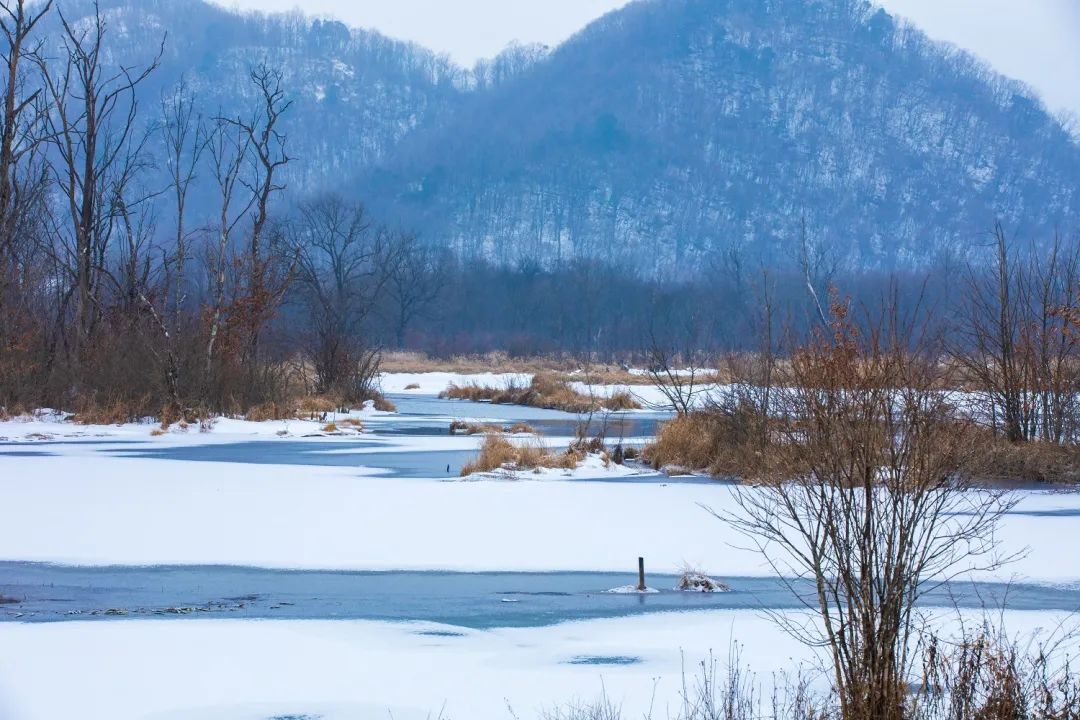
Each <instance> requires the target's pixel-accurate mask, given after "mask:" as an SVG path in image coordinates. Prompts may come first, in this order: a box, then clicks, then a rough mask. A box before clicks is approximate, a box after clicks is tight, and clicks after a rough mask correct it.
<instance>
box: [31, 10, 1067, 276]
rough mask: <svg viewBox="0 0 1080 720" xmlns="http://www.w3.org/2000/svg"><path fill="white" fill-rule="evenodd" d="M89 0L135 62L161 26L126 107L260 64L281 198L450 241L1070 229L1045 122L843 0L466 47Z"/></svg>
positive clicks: (903, 31)
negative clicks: (134, 98) (465, 50)
mask: <svg viewBox="0 0 1080 720" xmlns="http://www.w3.org/2000/svg"><path fill="white" fill-rule="evenodd" d="M60 7H61V9H62V10H63V11H64V13H65V14H66V16H67V17H68V18H69V19H72V20H73V21H77V19H78V18H79V17H80V16H81V15H82V14H85V13H87V12H89V10H90V8H91V4H90V3H89V2H86V1H85V0H75V1H71V0H69V1H68V2H65V3H62V4H61V6H60ZM103 7H104V8H105V13H104V14H105V17H106V19H107V21H108V23H109V42H108V50H109V52H110V53H111V55H110V57H114V58H122V62H124V63H126V64H129V65H130V64H133V63H138V62H140V61H142V62H148V61H149V60H150V59H152V58H153V57H154V56H155V55H156V53H157V51H158V45H159V43H160V42H161V40H162V38H164V40H165V45H164V54H163V56H162V62H161V67H160V69H159V70H158V71H157V72H155V73H154V75H153V76H152V78H151V79H150V80H149V81H148V82H146V83H145V84H143V85H142V86H141V87H140V96H141V98H142V104H143V106H144V108H143V109H144V111H145V109H146V108H147V107H154V106H156V105H157V104H158V102H159V98H160V96H161V94H162V93H163V91H165V90H166V89H168V88H170V87H172V86H174V85H175V84H176V83H177V82H178V81H179V80H180V79H181V78H184V79H185V80H186V81H187V83H188V85H189V87H190V89H191V90H192V91H193V92H194V93H195V96H196V108H197V110H198V112H199V113H201V114H203V115H204V116H205V117H207V118H213V117H215V116H217V115H232V114H235V113H236V112H239V111H241V110H243V109H245V108H248V107H250V106H251V104H252V102H253V101H255V100H256V94H255V92H254V90H253V88H252V86H251V83H250V82H249V78H248V73H247V71H248V70H249V69H250V68H251V67H253V66H255V65H257V64H259V63H263V62H265V63H266V64H268V65H269V66H271V67H274V68H277V69H280V70H281V72H282V73H283V89H284V91H285V93H286V96H287V98H288V99H289V100H290V101H291V102H292V103H293V104H292V106H291V107H290V108H289V111H288V112H287V113H286V114H285V115H284V116H283V118H282V123H281V129H282V132H283V133H285V134H286V135H287V137H288V144H287V150H288V154H289V156H290V157H291V158H292V162H290V163H289V165H288V167H287V168H285V169H284V170H283V172H282V177H283V178H285V179H286V181H287V184H288V186H289V191H290V192H289V198H290V201H291V203H292V204H295V203H296V202H297V201H299V200H300V199H301V198H303V197H306V196H310V195H313V194H316V193H318V192H320V191H323V190H326V189H332V190H334V191H336V192H340V193H344V194H346V195H348V196H350V198H356V199H360V200H363V201H365V202H366V204H367V205H368V206H369V209H371V210H373V211H374V212H375V214H376V216H378V217H379V218H381V219H383V220H385V221H387V222H390V223H392V224H394V225H396V226H400V227H402V228H408V229H411V230H415V231H417V232H418V233H419V234H420V235H421V237H422V239H423V240H424V241H425V242H427V243H430V244H432V245H435V246H438V247H449V248H452V249H455V250H458V251H460V252H462V253H464V254H465V255H466V256H473V255H482V256H484V257H485V258H487V259H489V260H493V261H496V262H498V263H510V264H517V263H521V262H530V263H539V264H541V265H547V266H554V265H557V264H559V263H560V262H563V261H566V260H568V259H571V258H575V257H589V258H594V259H601V260H604V261H608V262H613V263H618V264H621V265H623V266H624V267H630V266H632V267H634V268H636V269H637V270H638V271H639V272H641V273H642V274H644V275H647V276H651V277H671V276H679V275H686V274H687V273H688V272H689V271H692V270H693V269H695V268H700V267H703V266H708V267H713V266H715V264H716V261H717V259H718V258H725V259H726V260H725V261H730V260H731V259H732V258H736V259H737V261H738V262H740V263H742V264H755V265H756V264H757V263H758V262H765V263H766V264H770V265H773V264H783V263H788V262H790V261H792V260H793V259H794V258H795V257H796V256H797V255H798V254H799V253H800V252H801V251H802V242H801V239H802V237H803V234H802V226H803V220H804V219H805V227H806V233H805V236H806V238H807V241H808V244H809V245H811V246H813V247H814V248H816V249H818V251H821V249H824V250H825V251H827V252H829V253H831V254H832V255H834V256H835V257H836V258H837V259H839V260H844V261H847V262H848V263H849V264H850V265H851V266H853V267H864V268H868V267H872V268H877V269H886V270H887V269H890V268H895V267H906V268H918V267H924V266H926V265H927V264H929V263H932V262H934V261H935V260H936V259H938V258H939V256H940V255H942V254H949V255H954V254H957V253H959V254H961V255H966V254H969V253H971V252H973V251H977V249H978V246H979V242H980V241H981V240H982V239H983V238H984V237H985V236H986V234H987V233H988V231H989V230H990V229H991V227H992V224H993V222H994V220H995V218H1000V219H1001V220H1002V221H1003V222H1004V224H1005V226H1006V227H1007V228H1009V229H1010V230H1011V231H1014V232H1017V233H1019V234H1021V235H1023V236H1025V237H1040V236H1047V235H1049V234H1050V233H1051V232H1052V230H1053V229H1054V228H1060V229H1062V230H1069V229H1071V228H1072V226H1073V221H1072V214H1073V213H1074V212H1075V210H1076V206H1077V202H1078V201H1077V196H1076V190H1075V188H1076V187H1077V184H1078V181H1080V170H1078V168H1080V162H1078V160H1080V151H1078V149H1077V146H1076V144H1075V143H1074V141H1073V140H1072V138H1071V137H1070V136H1069V134H1068V133H1067V132H1066V131H1065V130H1064V129H1063V128H1062V126H1061V124H1060V123H1059V122H1057V121H1056V120H1055V119H1054V118H1052V117H1050V116H1049V115H1048V114H1047V112H1046V111H1045V109H1044V108H1043V107H1042V105H1041V104H1040V103H1039V101H1038V100H1036V99H1034V98H1033V97H1032V96H1031V95H1030V94H1029V93H1028V92H1026V91H1025V89H1024V88H1022V87H1020V86H1019V85H1017V84H1016V83H1013V82H1010V81H1007V80H1005V79H1003V78H1001V77H999V76H996V75H995V74H993V73H992V72H990V71H989V70H988V69H987V68H985V67H984V66H982V65H980V64H979V63H978V62H977V61H976V60H974V59H973V58H971V57H970V56H968V55H966V54H964V53H962V52H959V51H957V50H955V49H952V48H947V47H944V46H941V45H937V44H934V43H931V42H930V41H929V40H927V39H926V38H925V36H923V35H922V34H921V33H920V32H918V31H917V30H914V29H912V28H910V27H906V26H903V25H900V24H897V23H896V22H895V21H894V20H893V19H891V18H890V17H889V16H888V15H886V14H885V13H884V12H883V11H880V10H877V9H875V8H874V7H873V6H872V5H870V4H869V3H868V2H865V1H864V0H811V1H809V2H801V1H800V2H791V1H788V0H641V1H639V2H636V3H632V4H631V5H629V6H628V7H626V8H625V9H623V10H621V11H617V12H614V13H611V14H610V15H608V16H606V17H604V18H602V19H601V20H599V21H597V22H595V23H593V24H592V25H591V26H589V27H588V28H587V29H585V30H584V31H582V32H581V33H579V34H578V35H577V36H575V37H574V38H572V39H571V40H570V41H569V42H567V43H566V44H565V45H563V46H562V47H560V48H557V49H556V50H555V51H553V52H551V53H546V52H545V51H543V50H540V49H536V48H529V47H514V48H511V49H510V50H509V51H508V52H507V53H505V54H504V55H503V56H501V57H500V58H497V59H495V60H494V61H490V62H485V63H482V64H481V65H480V66H478V67H477V68H475V69H472V70H465V69H463V68H460V67H456V66H455V65H454V64H453V63H451V62H450V61H449V60H448V59H445V58H441V57H438V56H436V55H434V54H432V53H430V52H428V51H426V50H424V49H422V48H419V47H416V46H413V45H408V44H405V43H399V42H395V41H392V40H389V39H387V38H385V37H382V36H381V35H378V34H377V33H373V32H367V31H363V30H355V29H352V30H350V29H349V28H346V27H345V26H344V25H342V24H340V23H337V22H332V21H324V20H318V19H311V18H307V17H304V16H303V15H301V14H298V13H293V14H285V15H280V14H279V15H273V14H270V15H264V14H251V15H237V14H234V13H231V12H229V11H226V10H223V9H221V8H218V7H216V6H213V5H209V4H206V3H205V2H202V0H139V1H138V2H135V1H133V0H107V1H106V3H105V4H104V5H103ZM52 21H53V22H58V20H56V19H55V18H54V19H53V20H52ZM166 28H169V31H168V33H166ZM147 29H150V30H151V32H146V30H147ZM155 31H156V32H155ZM144 114H147V113H145V112H144ZM151 150H153V148H151ZM151 178H152V175H150V176H147V178H146V183H147V184H148V185H153V184H154V183H153V181H152V180H151ZM204 180H205V178H204ZM203 185H205V183H196V190H195V192H194V193H193V196H194V197H195V199H196V200H195V204H196V206H198V205H199V204H200V203H201V200H200V199H201V198H203V197H206V196H207V195H209V194H210V193H204V192H200V188H202V186H203ZM202 189H205V188H202ZM204 209H207V210H208V211H209V209H208V208H204ZM281 212H286V210H285V209H284V208H283V209H282V210H281ZM703 263H704V265H703Z"/></svg>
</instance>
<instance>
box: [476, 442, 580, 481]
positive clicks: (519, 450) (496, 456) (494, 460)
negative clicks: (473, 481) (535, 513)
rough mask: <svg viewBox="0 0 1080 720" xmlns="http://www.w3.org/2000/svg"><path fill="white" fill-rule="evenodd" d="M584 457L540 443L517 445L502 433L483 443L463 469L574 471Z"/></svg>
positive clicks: (477, 471) (480, 470) (478, 470)
mask: <svg viewBox="0 0 1080 720" xmlns="http://www.w3.org/2000/svg"><path fill="white" fill-rule="evenodd" d="M581 459H582V456H581V455H580V454H578V453H575V452H571V451H567V452H563V453H553V452H551V450H549V449H548V448H546V447H544V446H543V445H542V444H540V443H539V442H536V443H526V444H515V443H512V442H510V441H509V440H507V439H506V438H505V437H503V436H502V435H496V434H491V435H488V436H487V437H486V438H485V439H484V444H483V445H481V446H480V454H479V455H477V457H476V458H475V459H474V460H473V461H472V462H469V463H466V465H465V466H464V467H462V468H461V476H462V477H466V476H468V475H472V474H474V473H483V472H494V471H496V470H535V469H539V468H551V469H564V470H572V469H574V468H576V467H577V464H578V463H579V462H581Z"/></svg>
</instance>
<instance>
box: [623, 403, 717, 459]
mask: <svg viewBox="0 0 1080 720" xmlns="http://www.w3.org/2000/svg"><path fill="white" fill-rule="evenodd" d="M727 441H728V426H727V423H725V422H724V420H723V418H721V417H719V416H717V415H714V414H711V413H693V414H690V415H683V416H680V417H677V418H675V419H673V420H671V421H669V422H666V423H664V424H663V425H662V426H661V427H660V432H659V433H658V434H657V436H656V442H654V443H653V444H651V445H649V446H648V447H646V448H645V451H644V453H643V457H644V459H645V461H646V462H648V463H649V464H650V465H652V466H653V467H654V468H656V469H657V470H659V469H661V468H664V467H669V466H676V467H681V468H687V469H689V470H699V471H700V470H711V469H712V468H713V467H714V466H718V465H719V464H720V462H721V460H722V457H721V455H722V448H724V446H725V445H726V444H727Z"/></svg>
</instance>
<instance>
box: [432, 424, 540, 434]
mask: <svg viewBox="0 0 1080 720" xmlns="http://www.w3.org/2000/svg"><path fill="white" fill-rule="evenodd" d="M491 433H504V434H506V435H539V434H540V433H538V432H537V431H536V430H535V429H534V428H533V427H532V426H531V425H529V424H528V423H523V422H519V423H514V424H513V425H507V426H501V427H500V426H499V425H490V424H481V423H471V422H465V421H464V420H455V421H453V422H452V423H450V434H451V435H488V434H491Z"/></svg>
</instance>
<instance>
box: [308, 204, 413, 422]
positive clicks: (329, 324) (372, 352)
mask: <svg viewBox="0 0 1080 720" xmlns="http://www.w3.org/2000/svg"><path fill="white" fill-rule="evenodd" d="M293 246H294V248H295V253H296V257H297V278H296V279H297V283H298V285H299V288H300V292H301V295H302V298H303V301H304V305H305V307H306V308H307V312H308V316H309V318H310V320H311V326H310V330H309V333H308V334H309V336H310V340H309V341H308V342H307V343H306V344H307V346H308V348H309V350H308V354H309V356H310V359H311V362H312V364H313V365H314V369H315V377H316V390H317V392H320V393H333V394H338V395H340V396H341V397H342V399H343V400H345V401H357V400H365V399H368V397H367V396H368V394H370V390H371V387H370V384H371V381H372V379H373V374H374V372H375V371H377V369H378V363H377V357H378V348H376V347H374V346H372V344H371V343H370V342H369V341H368V339H367V337H366V334H365V327H364V325H365V322H366V320H367V319H368V316H369V315H370V314H371V312H372V310H373V308H374V306H375V300H376V298H377V297H378V296H379V294H380V293H381V291H382V289H383V288H384V287H385V285H386V283H387V282H388V280H389V278H390V277H391V276H392V275H393V274H394V268H395V267H396V266H397V265H398V264H399V262H400V255H399V253H400V252H401V251H402V249H403V248H405V247H407V246H408V245H407V243H402V242H400V241H396V240H394V239H393V238H392V236H391V235H390V233H388V232H386V231H385V230H382V229H379V228H376V227H374V226H373V225H372V224H371V222H370V221H369V220H368V218H367V216H366V215H365V212H364V208H363V206H362V205H360V204H359V203H350V202H347V201H345V200H343V199H342V198H341V197H339V196H336V195H328V196H324V197H321V198H319V199H317V200H315V201H312V202H309V203H306V204H304V205H302V206H301V208H300V218H299V220H298V221H297V223H296V226H295V231H294V239H293Z"/></svg>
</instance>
